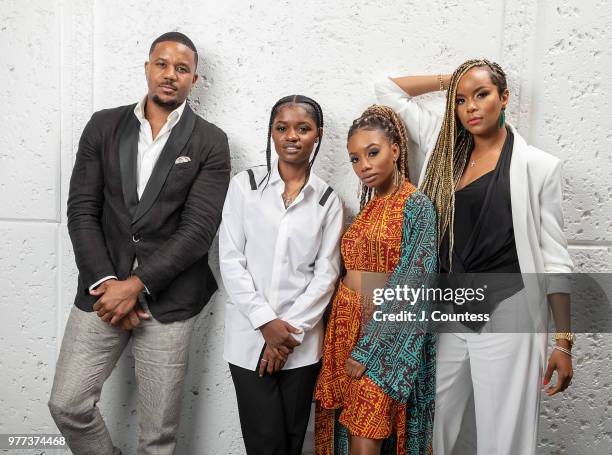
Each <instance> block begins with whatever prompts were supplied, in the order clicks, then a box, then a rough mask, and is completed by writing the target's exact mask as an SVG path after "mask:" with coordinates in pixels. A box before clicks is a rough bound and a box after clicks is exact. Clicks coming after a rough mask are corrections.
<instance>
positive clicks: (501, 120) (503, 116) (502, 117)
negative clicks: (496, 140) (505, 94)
mask: <svg viewBox="0 0 612 455" xmlns="http://www.w3.org/2000/svg"><path fill="white" fill-rule="evenodd" d="M505 123H506V108H505V107H502V110H501V114H500V115H499V127H500V128H503V126H504V124H505Z"/></svg>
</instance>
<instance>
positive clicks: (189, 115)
mask: <svg viewBox="0 0 612 455" xmlns="http://www.w3.org/2000/svg"><path fill="white" fill-rule="evenodd" d="M195 120H196V117H195V114H194V113H193V111H192V110H191V108H190V107H189V104H187V105H185V110H184V111H183V115H181V119H180V120H179V122H178V123H177V124H176V125H175V126H174V128H172V132H171V133H170V137H169V138H168V142H166V145H165V146H164V148H163V150H162V151H161V153H160V154H159V158H158V159H157V163H155V167H154V168H153V172H152V173H151V177H149V181H148V182H147V186H146V187H145V189H144V191H143V193H142V198H141V199H140V202H139V204H138V207H137V208H136V213H135V214H134V215H133V216H132V224H134V223H135V222H136V221H138V220H139V219H140V218H142V216H143V215H144V214H145V213H147V211H148V210H149V209H150V208H151V206H152V205H153V203H154V202H155V200H156V199H157V196H159V192H160V191H161V189H162V187H163V186H164V183H165V182H166V178H167V177H168V174H169V173H170V169H172V166H174V160H176V157H177V156H179V153H181V150H183V148H184V147H185V145H186V144H187V142H188V141H189V138H190V137H191V132H192V131H193V127H194V126H195Z"/></svg>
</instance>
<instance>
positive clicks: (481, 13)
mask: <svg viewBox="0 0 612 455" xmlns="http://www.w3.org/2000/svg"><path fill="white" fill-rule="evenodd" d="M177 29H178V30H181V31H183V32H185V33H187V34H188V35H189V36H190V37H191V38H192V39H193V40H194V41H195V42H196V45H197V46H198V48H199V49H200V54H201V55H202V57H203V58H202V63H201V64H200V67H199V70H200V72H201V74H202V76H203V77H202V78H201V80H200V82H198V84H197V86H196V88H195V90H194V92H193V96H192V102H193V105H194V107H195V108H196V110H197V111H198V113H200V114H201V115H203V116H204V117H206V118H207V119H209V120H211V121H212V122H214V123H216V124H218V125H219V126H221V127H222V128H223V129H224V130H225V131H226V132H227V134H228V136H229V138H230V146H231V150H232V165H233V168H234V171H235V172H237V171H239V170H242V169H244V168H246V167H248V166H251V165H254V164H260V163H263V162H264V159H265V158H264V154H263V150H264V148H265V141H266V138H265V134H266V127H267V121H268V112H269V108H270V106H271V105H272V104H273V103H274V101H276V99H278V98H279V97H281V96H283V95H286V94H290V93H296V92H299V93H303V94H306V95H309V96H312V97H314V98H315V99H317V100H319V101H320V103H321V104H322V106H323V110H324V114H325V122H326V129H325V138H324V142H323V147H322V150H321V155H320V158H319V159H318V160H317V161H318V162H317V165H316V170H317V173H318V174H319V175H320V176H322V177H323V178H325V179H326V180H328V181H329V183H330V184H332V185H333V186H334V188H335V189H336V190H337V191H338V192H339V194H340V195H341V197H342V198H343V199H344V200H345V201H346V202H347V205H348V207H349V209H350V211H351V212H352V213H354V212H355V211H356V209H357V198H356V191H357V181H356V178H355V177H354V176H353V174H352V171H351V169H350V166H349V163H348V161H347V159H346V152H345V137H346V131H347V129H348V126H349V125H350V122H351V121H352V119H353V118H355V117H356V116H357V115H359V113H360V112H361V111H362V110H363V108H365V107H366V106H368V105H369V104H371V103H372V102H374V98H373V93H372V85H371V83H372V81H373V80H374V79H375V78H377V77H379V76H382V75H386V74H402V73H403V74H423V73H432V72H433V73H438V72H450V71H452V70H453V69H454V68H455V67H456V66H457V65H458V64H459V63H461V62H462V61H463V60H465V59H467V58H471V57H477V56H486V57H487V58H490V59H493V60H496V61H498V62H499V63H500V64H501V65H502V66H503V67H504V68H505V69H506V70H507V72H508V74H509V76H510V79H511V80H510V88H511V91H512V98H511V106H510V109H509V115H510V120H511V121H513V122H514V123H515V124H516V125H518V126H519V129H520V130H521V132H522V133H523V134H524V135H525V136H526V137H528V138H529V139H530V141H531V142H532V143H533V144H534V145H536V146H538V147H540V148H542V149H544V150H547V151H549V152H551V153H553V154H555V155H557V156H559V157H560V158H562V159H563V161H564V178H565V181H564V190H565V198H564V211H565V216H566V223H567V225H566V232H567V235H568V238H569V240H570V244H571V252H572V255H573V257H574V259H575V261H576V265H577V267H578V270H579V271H607V272H610V271H612V270H611V269H612V266H611V264H612V202H611V195H612V184H611V183H610V170H611V168H612V167H611V164H612V150H611V146H612V133H611V132H610V131H611V130H610V125H611V124H612V109H611V108H612V106H611V103H612V102H611V98H610V96H609V94H610V93H611V92H612V78H610V77H609V73H610V71H611V70H612V50H611V47H610V44H609V43H610V39H611V38H612V34H611V32H610V30H612V7H611V6H610V4H609V2H606V1H605V0H600V1H584V2H578V1H577V0H571V1H570V0H554V1H553V0H550V1H541V2H536V1H534V0H531V1H529V0H516V1H508V0H504V1H499V0H489V1H487V0H474V1H472V2H459V1H456V0H436V1H430V2H423V1H415V0H408V1H407V0H402V1H400V0H390V1H385V2H381V1H377V2H374V1H366V0H362V1H360V2H357V1H349V0H340V1H335V2H329V1H323V0H311V1H309V2H297V1H291V0H285V1H272V0H261V1H257V2H256V1H254V0H252V1H250V2H249V1H238V0H228V1H225V2H213V1H200V2H186V1H178V2H162V1H159V0H155V1H149V2H139V1H135V0H121V1H119V0H108V1H93V0H80V1H79V0H47V1H43V0H38V1H18V0H0V55H2V56H3V59H4V61H3V64H2V65H0V81H1V86H2V87H3V88H4V90H3V96H2V98H1V99H2V102H3V103H2V104H3V108H4V109H3V110H4V112H5V115H4V116H3V117H2V119H1V121H0V123H1V124H2V133H1V134H0V311H1V313H0V314H1V315H2V318H1V319H2V322H1V325H0V341H1V342H2V345H1V346H2V352H3V356H2V358H1V360H0V367H1V370H0V375H1V376H0V377H1V378H2V379H1V381H2V382H1V383H0V384H1V385H2V387H1V388H0V433H10V432H25V433H33V432H34V433H41V432H52V433H54V432H56V431H57V429H56V428H55V426H54V424H53V422H52V420H51V418H50V416H49V413H48V411H47V408H46V402H47V399H48V395H49V391H50V387H51V382H52V378H53V371H54V366H55V358H56V355H57V351H58V349H59V343H60V341H61V336H62V333H63V328H64V324H65V320H66V317H67V313H68V310H69V309H70V306H71V305H72V300H73V296H74V291H75V286H76V268H75V265H74V258H73V254H72V250H71V245H70V240H69V238H68V235H67V231H66V224H65V223H66V216H65V212H66V198H67V188H68V181H69V178H70V172H71V169H72V163H73V159H74V154H75V152H76V146H77V142H78V139H79V136H80V134H81V130H82V128H83V126H84V124H85V122H86V121H87V119H88V118H89V116H90V115H91V113H92V112H93V111H95V110H98V109H101V108H106V107H113V106H116V105H120V104H128V103H132V102H135V101H136V100H137V99H138V98H139V97H141V96H142V95H143V94H144V92H145V89H146V85H145V79H144V74H143V62H144V61H145V59H146V57H147V52H148V47H149V44H150V42H151V41H152V40H153V39H154V38H155V37H156V36H157V35H159V34H160V33H162V32H164V31H168V30H177ZM216 252H217V248H216V245H215V246H214V247H213V250H212V252H211V258H212V259H211V262H212V266H213V269H214V271H215V273H216V275H217V276H218V264H217V260H216V254H217V253H216ZM225 298H226V295H225V293H224V291H223V290H221V291H220V292H219V293H218V294H217V295H216V296H215V298H214V300H213V301H212V302H211V303H210V304H209V305H208V306H207V307H206V308H205V310H204V311H203V313H202V315H201V317H200V319H199V322H198V324H197V328H196V331H195V334H194V339H193V344H192V352H191V363H190V368H189V376H188V378H187V381H186V387H185V400H184V408H183V417H182V426H181V437H180V441H181V442H180V446H179V453H180V454H242V453H244V448H243V444H242V441H241V436H240V429H239V423H238V416H237V412H236V404H235V398H234V393H233V387H232V384H231V380H230V377H229V373H228V370H227V367H226V365H225V363H224V362H223V361H222V358H221V350H222V331H223V315H222V313H223V302H224V300H225ZM611 348H612V338H611V337H610V336H609V335H588V334H584V335H581V336H580V337H579V344H578V347H577V349H576V359H577V361H576V374H575V379H574V384H573V386H572V388H571V389H570V390H569V391H568V392H567V393H566V394H564V395H563V396H558V397H554V398H546V399H544V400H543V406H542V415H543V419H542V430H541V453H542V454H568V455H593V454H594V455H605V454H610V453H612V451H611V449H610V447H611V446H612V423H611V422H612V415H611V413H612V410H611V409H612V401H611V392H612V374H611V373H610V371H611V370H612V356H611V354H610V352H611ZM132 368H133V359H132V357H131V356H130V355H129V354H128V353H126V355H125V356H124V357H123V358H122V359H121V361H120V362H119V364H118V366H117V369H116V371H115V372H114V373H113V375H112V376H111V378H110V380H109V381H108V383H107V385H106V387H105V389H104V392H103V398H102V402H101V407H102V409H103V413H104V415H105V416H106V418H107V422H108V426H109V428H110V430H111V432H112V434H113V437H114V438H115V440H116V443H117V444H118V445H119V446H120V447H122V448H123V449H124V453H126V454H130V453H135V437H136V431H137V423H136V415H135V414H136V413H135V409H136V404H135V401H134V392H135V388H134V380H133V371H132Z"/></svg>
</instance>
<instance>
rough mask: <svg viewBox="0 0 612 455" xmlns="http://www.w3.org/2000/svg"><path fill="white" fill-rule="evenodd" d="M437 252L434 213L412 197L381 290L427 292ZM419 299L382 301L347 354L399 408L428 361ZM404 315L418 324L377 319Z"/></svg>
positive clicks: (425, 307) (423, 302)
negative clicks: (398, 248)
mask: <svg viewBox="0 0 612 455" xmlns="http://www.w3.org/2000/svg"><path fill="white" fill-rule="evenodd" d="M437 251H438V250H437V225H436V212H435V208H434V206H433V204H432V203H431V201H430V200H429V199H428V198H427V196H425V194H423V193H421V192H420V191H415V192H414V193H413V194H412V195H410V197H409V198H408V199H407V201H406V204H405V206H404V222H403V227H402V247H401V257H400V260H399V263H398V265H397V267H396V268H395V270H394V272H393V274H392V275H391V277H390V278H389V280H388V281H387V283H386V284H385V288H386V289H388V288H391V289H396V288H397V286H399V287H400V288H402V289H403V288H404V286H407V287H408V288H413V289H415V290H417V289H423V290H425V289H427V288H428V287H429V286H431V285H432V284H433V278H434V272H436V271H437V262H438V257H437ZM423 295H424V293H423V291H421V297H420V298H417V299H414V300H410V301H408V300H405V299H404V296H402V297H401V298H394V299H392V300H385V302H384V303H383V304H382V305H381V306H380V307H379V308H378V309H377V310H378V316H377V317H376V318H375V317H373V318H372V319H371V320H370V321H369V322H368V323H367V324H366V326H365V328H364V331H363V335H362V336H361V338H360V339H359V341H358V342H357V345H356V346H355V348H354V349H353V351H352V353H351V357H352V358H353V359H354V360H356V361H357V362H359V363H361V364H362V365H364V366H365V367H366V372H365V374H366V375H367V376H368V377H369V378H370V379H372V381H374V383H375V384H376V385H378V386H379V387H380V388H381V389H382V390H383V391H384V392H385V393H386V394H387V395H389V396H391V397H392V398H393V399H394V400H397V401H399V402H402V403H406V402H407V401H408V399H409V397H410V394H411V391H412V389H413V387H414V382H415V381H417V380H418V378H417V376H418V375H419V374H420V371H422V366H423V364H424V363H426V362H429V361H430V360H431V359H429V358H427V357H430V356H431V352H430V351H431V336H432V335H431V334H428V332H427V328H428V326H427V324H428V323H427V322H426V321H422V322H421V321H419V319H420V316H421V314H422V311H424V312H425V314H426V315H427V316H428V314H429V313H430V305H431V304H430V303H429V302H428V301H427V299H426V298H423ZM396 297H397V296H396ZM407 312H410V313H412V314H414V315H415V316H416V321H407V320H401V321H391V320H389V319H388V318H387V320H384V321H381V320H380V319H381V316H383V317H384V316H385V315H391V314H393V315H404V316H405V315H406V314H407ZM375 316H376V313H375ZM377 319H378V320H377ZM400 319H405V318H400ZM434 357H435V353H434Z"/></svg>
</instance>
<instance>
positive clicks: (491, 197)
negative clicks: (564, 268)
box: [439, 130, 523, 311]
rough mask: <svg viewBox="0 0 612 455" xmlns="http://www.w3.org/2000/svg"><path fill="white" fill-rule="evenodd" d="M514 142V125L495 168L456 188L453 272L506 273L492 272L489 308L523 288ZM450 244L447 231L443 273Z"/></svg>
mask: <svg viewBox="0 0 612 455" xmlns="http://www.w3.org/2000/svg"><path fill="white" fill-rule="evenodd" d="M513 144H514V135H513V134H512V132H511V131H510V130H508V134H507V136H506V141H505V142H504V146H503V147H502V151H501V154H500V156H499V159H498V160H497V165H496V166H495V169H494V170H492V171H490V172H488V173H486V174H484V175H483V176H481V177H480V178H478V179H476V180H474V181H473V182H472V183H470V184H469V185H466V186H465V187H463V188H462V189H460V190H458V191H456V192H455V222H454V237H455V238H454V248H453V263H452V273H461V274H472V273H477V274H483V273H487V274H489V273H504V276H503V277H502V276H500V277H499V279H497V280H496V279H495V278H492V277H491V276H487V277H486V283H487V287H488V289H487V293H486V296H487V304H488V305H486V306H485V305H480V308H481V309H482V310H486V311H492V310H493V308H494V307H495V305H496V304H497V303H499V302H500V301H501V300H503V299H505V298H508V297H510V296H511V295H513V294H515V293H516V292H518V291H519V290H520V289H522V288H523V281H522V279H521V276H520V272H521V270H520V267H519V262H518V255H517V252H516V243H515V241H514V227H513V224H512V206H511V199H510V161H511V158H512V147H513ZM448 248H449V240H448V231H447V232H446V234H445V235H444V238H443V239H442V243H441V245H440V256H439V258H440V272H441V273H449V269H450V267H449V260H448ZM506 274H513V275H506ZM462 285H465V283H462ZM479 311H480V310H479Z"/></svg>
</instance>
